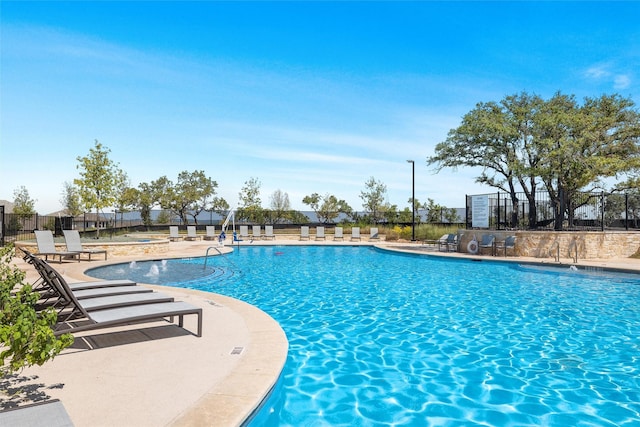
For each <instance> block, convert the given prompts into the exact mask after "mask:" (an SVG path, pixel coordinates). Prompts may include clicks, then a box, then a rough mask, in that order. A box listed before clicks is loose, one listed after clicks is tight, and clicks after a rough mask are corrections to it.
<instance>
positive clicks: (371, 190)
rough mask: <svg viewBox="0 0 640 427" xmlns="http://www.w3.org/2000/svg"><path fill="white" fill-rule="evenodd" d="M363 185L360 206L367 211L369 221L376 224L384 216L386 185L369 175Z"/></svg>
mask: <svg viewBox="0 0 640 427" xmlns="http://www.w3.org/2000/svg"><path fill="white" fill-rule="evenodd" d="M364 185H365V189H364V190H363V191H361V192H360V198H361V199H362V207H363V208H364V210H365V211H366V212H367V215H368V216H369V221H370V222H372V223H374V224H376V223H378V222H380V220H381V219H382V218H383V217H384V211H385V199H386V196H387V186H386V185H385V184H383V183H382V182H381V181H376V179H375V178H374V177H370V178H369V179H368V180H367V181H366V182H365V183H364Z"/></svg>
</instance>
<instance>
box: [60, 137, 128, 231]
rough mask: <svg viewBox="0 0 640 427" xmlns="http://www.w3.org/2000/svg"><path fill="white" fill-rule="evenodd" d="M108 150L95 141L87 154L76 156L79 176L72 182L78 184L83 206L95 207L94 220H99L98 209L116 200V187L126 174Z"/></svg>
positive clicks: (110, 204) (87, 207) (120, 185)
mask: <svg viewBox="0 0 640 427" xmlns="http://www.w3.org/2000/svg"><path fill="white" fill-rule="evenodd" d="M110 152H111V150H109V149H108V148H107V147H104V148H103V146H102V144H100V143H99V142H98V140H96V141H95V146H94V147H93V148H91V149H90V150H89V155H87V156H85V157H78V158H77V160H78V161H79V162H80V164H79V165H78V169H79V170H80V178H78V179H75V180H74V181H73V182H74V184H75V185H77V186H78V189H79V192H80V198H81V199H82V203H83V205H84V207H85V208H86V209H87V210H89V211H91V209H93V208H95V209H96V221H98V222H99V220H100V217H99V215H100V211H101V210H102V209H104V208H106V207H109V206H113V205H114V203H115V202H116V197H117V195H118V189H119V188H122V184H121V180H122V179H123V177H126V175H125V174H124V173H123V172H122V171H121V170H120V168H119V167H118V165H117V164H116V163H114V162H113V161H112V160H111V159H110V158H109V153H110ZM96 232H97V236H98V237H100V227H99V226H98V227H97V230H96Z"/></svg>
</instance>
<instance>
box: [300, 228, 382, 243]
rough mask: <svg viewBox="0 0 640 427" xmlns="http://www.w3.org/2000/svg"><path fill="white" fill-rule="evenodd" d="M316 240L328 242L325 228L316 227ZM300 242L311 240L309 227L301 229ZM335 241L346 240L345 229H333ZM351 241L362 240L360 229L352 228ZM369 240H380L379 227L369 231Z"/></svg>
mask: <svg viewBox="0 0 640 427" xmlns="http://www.w3.org/2000/svg"><path fill="white" fill-rule="evenodd" d="M315 239H316V240H326V239H327V236H326V234H325V228H324V227H323V226H319V227H316V235H315ZM300 240H311V236H310V234H309V226H306V225H303V226H302V227H300ZM333 240H344V229H343V228H342V227H335V228H334V229H333ZM351 240H352V241H353V240H362V237H361V235H360V227H352V228H351ZM369 240H380V235H379V234H378V228H377V227H371V229H370V230H369Z"/></svg>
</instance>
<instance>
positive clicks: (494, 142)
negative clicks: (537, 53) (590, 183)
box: [427, 93, 543, 224]
mask: <svg viewBox="0 0 640 427" xmlns="http://www.w3.org/2000/svg"><path fill="white" fill-rule="evenodd" d="M542 102H543V100H542V99H541V98H540V97H538V96H536V95H529V94H527V93H521V94H517V95H511V96H507V97H505V98H504V99H503V100H502V101H501V102H500V103H496V102H487V103H483V102H481V103H478V104H477V105H476V107H475V108H474V109H473V110H471V111H470V112H469V113H467V114H465V116H464V117H463V118H462V124H461V125H460V126H459V127H457V128H456V129H452V130H451V131H449V135H448V136H447V139H446V140H445V141H444V142H441V143H439V144H438V145H436V149H435V155H434V156H432V157H429V158H428V159H427V163H428V164H430V165H433V164H435V165H436V166H437V167H436V170H437V171H440V170H442V169H443V168H452V169H453V170H457V168H458V167H460V166H467V167H478V168H481V169H482V171H481V173H480V175H479V176H478V177H477V178H476V182H478V183H480V184H486V185H488V186H490V187H495V188H498V189H500V190H502V191H504V192H506V193H509V195H510V197H511V203H512V205H513V207H514V209H512V212H513V215H514V216H513V217H512V219H511V221H512V223H514V224H515V223H517V221H518V218H517V212H518V197H517V194H516V193H517V191H518V190H519V189H522V191H524V192H525V194H526V196H527V198H528V199H529V201H530V203H531V202H533V203H532V206H533V205H534V204H535V192H536V186H537V183H538V178H537V176H536V166H537V164H538V162H539V161H540V158H539V156H538V155H537V149H536V146H535V143H534V142H535V141H534V139H533V133H534V129H533V126H534V120H535V117H536V114H537V112H538V110H539V109H540V107H541V104H542ZM532 215H535V210H534V211H533V213H532ZM535 222H536V221H535V219H534V218H530V223H533V224H535Z"/></svg>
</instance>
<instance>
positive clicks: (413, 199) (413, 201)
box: [407, 160, 416, 242]
mask: <svg viewBox="0 0 640 427" xmlns="http://www.w3.org/2000/svg"><path fill="white" fill-rule="evenodd" d="M407 163H411V209H412V216H411V241H412V242H415V241H416V162H414V161H413V160H407Z"/></svg>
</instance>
